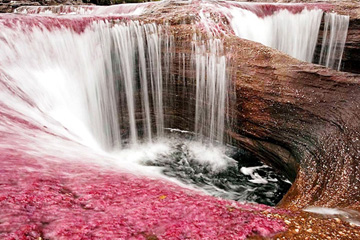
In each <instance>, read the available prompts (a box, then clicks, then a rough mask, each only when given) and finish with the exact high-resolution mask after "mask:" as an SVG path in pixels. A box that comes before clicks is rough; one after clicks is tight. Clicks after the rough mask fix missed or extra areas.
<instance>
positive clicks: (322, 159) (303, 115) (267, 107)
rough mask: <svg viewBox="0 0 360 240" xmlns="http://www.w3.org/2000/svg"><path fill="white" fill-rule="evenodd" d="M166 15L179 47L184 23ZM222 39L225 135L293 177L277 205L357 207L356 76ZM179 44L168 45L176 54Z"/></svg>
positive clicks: (187, 37) (359, 114) (186, 31)
mask: <svg viewBox="0 0 360 240" xmlns="http://www.w3.org/2000/svg"><path fill="white" fill-rule="evenodd" d="M183 9H184V8H183ZM184 11H185V10H184ZM165 12H166V11H165ZM169 12H170V11H169ZM163 13H164V12H163ZM153 14H154V15H156V12H153ZM169 15H170V17H169V18H167V19H172V22H171V23H172V24H171V26H170V28H171V29H172V31H173V32H174V33H176V35H175V46H184V44H185V45H186V44H187V43H189V42H190V41H191V37H192V31H193V29H192V26H191V24H180V22H181V21H176V20H175V19H174V18H176V17H175V16H171V13H169ZM177 17H178V18H181V14H179V15H178V16H177ZM183 23H184V22H183ZM223 42H224V44H225V46H226V54H227V56H228V57H229V58H230V60H229V62H230V63H231V64H230V67H229V71H230V72H231V81H232V83H233V84H234V86H235V89H236V104H234V106H232V109H231V111H229V112H230V113H231V118H232V119H233V122H234V124H233V125H232V127H231V128H228V130H227V134H228V136H229V137H230V138H231V139H232V141H233V143H236V144H237V145H238V146H241V147H244V148H246V149H248V150H250V151H251V152H253V153H254V154H256V155H257V156H258V157H259V158H261V159H263V160H264V161H267V162H270V163H271V164H272V165H274V166H276V167H278V168H279V169H282V170H284V171H286V172H287V175H288V176H289V177H290V178H295V176H296V179H295V181H294V184H293V186H292V188H291V189H290V191H289V192H288V193H287V195H286V196H285V198H284V199H283V201H282V202H281V204H280V205H281V206H283V207H288V208H292V209H299V208H303V207H305V206H308V205H319V206H327V207H348V208H355V209H360V206H359V205H358V201H359V197H360V192H359V189H358V186H359V183H360V176H359V175H360V169H359V152H360V142H359V138H360V135H359V133H360V124H359V122H360V104H359V102H360V76H359V75H357V74H351V73H345V72H337V71H334V70H330V69H326V68H325V67H321V66H319V65H314V64H310V63H304V62H300V61H298V60H296V59H293V58H290V57H289V56H287V55H285V54H282V53H280V52H279V51H276V50H273V49H270V48H267V47H264V46H262V45H261V44H257V43H253V42H249V41H246V40H242V39H239V38H236V37H231V36H227V37H224V38H223ZM187 49H189V48H186V47H181V48H176V54H184V53H187V52H188V50H187ZM175 69H176V68H175ZM176 74H179V73H176ZM192 124H193V123H191V122H190V123H189V124H188V125H192Z"/></svg>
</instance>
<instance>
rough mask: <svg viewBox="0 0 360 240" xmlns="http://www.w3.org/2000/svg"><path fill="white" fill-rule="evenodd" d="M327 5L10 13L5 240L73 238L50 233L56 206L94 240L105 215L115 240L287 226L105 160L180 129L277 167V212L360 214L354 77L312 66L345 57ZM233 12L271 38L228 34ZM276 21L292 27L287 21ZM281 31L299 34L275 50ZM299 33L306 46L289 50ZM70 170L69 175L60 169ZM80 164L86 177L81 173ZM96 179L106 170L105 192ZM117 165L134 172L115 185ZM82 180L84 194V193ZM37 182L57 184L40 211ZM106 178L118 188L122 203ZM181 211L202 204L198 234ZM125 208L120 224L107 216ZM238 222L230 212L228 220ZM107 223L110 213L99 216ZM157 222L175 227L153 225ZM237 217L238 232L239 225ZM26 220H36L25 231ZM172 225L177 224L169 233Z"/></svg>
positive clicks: (4, 88)
mask: <svg viewBox="0 0 360 240" xmlns="http://www.w3.org/2000/svg"><path fill="white" fill-rule="evenodd" d="M234 9H235V10H234ZM332 9H333V6H332V5H330V4H296V5H285V4H254V5H251V4H240V3H234V2H227V1H224V2H207V1H193V2H185V1H178V2H176V1H164V2H159V3H145V4H138V5H131V7H130V6H127V5H123V6H110V7H106V8H100V7H95V6H66V7H65V6H61V7H58V6H55V7H21V8H18V9H17V10H16V11H17V14H5V15H1V16H0V24H1V25H0V28H1V29H0V43H1V44H0V53H1V54H0V99H1V104H0V111H1V119H2V121H1V122H0V133H1V136H2V141H1V144H0V149H1V151H2V152H3V153H5V154H4V155H3V156H4V157H3V158H2V159H1V160H2V161H1V164H2V167H1V169H2V171H3V172H4V176H6V177H5V178H6V179H5V180H4V184H5V185H6V189H7V191H8V193H9V194H7V195H6V193H5V194H4V195H3V196H0V200H1V201H2V202H3V205H2V208H3V209H6V208H9V209H10V208H13V207H14V208H16V207H18V208H19V209H18V210H19V211H18V212H16V213H14V214H13V212H5V213H4V214H5V215H4V218H5V217H6V216H10V218H11V217H15V216H17V217H19V218H21V219H20V220H19V219H18V218H16V224H14V226H16V227H17V228H19V229H18V231H17V232H15V233H14V232H12V234H15V235H14V236H16V237H18V236H23V235H25V234H29V233H31V234H33V235H31V237H36V238H38V237H55V238H56V237H63V238H66V237H69V236H71V234H80V235H81V234H82V233H77V232H71V233H69V234H70V235H67V232H66V230H65V229H66V228H69V226H70V228H71V229H77V228H76V227H73V226H78V225H77V222H73V221H63V222H61V223H56V220H54V218H55V217H54V216H55V215H54V214H52V215H49V217H48V218H44V213H46V212H47V211H49V209H50V210H52V212H53V210H54V209H53V208H54V206H56V205H57V204H60V205H61V206H70V208H69V207H64V209H63V212H62V214H63V216H66V215H67V214H68V212H67V211H68V209H71V207H72V208H74V209H76V213H77V214H78V218H79V222H81V221H85V220H84V219H86V212H87V211H88V210H90V211H91V214H92V216H94V219H95V218H96V219H101V220H102V222H96V223H92V225H91V226H92V227H91V229H90V230H89V229H86V231H85V230H84V231H85V232H87V233H88V234H90V235H91V234H93V235H92V236H94V237H101V236H103V235H102V234H104V232H101V231H105V230H103V229H104V228H101V230H99V232H97V230H96V229H97V228H98V227H99V226H100V225H102V224H103V223H105V226H106V228H113V227H114V226H113V225H111V222H113V219H121V220H119V221H120V222H118V225H117V227H119V226H121V229H125V230H124V232H123V235H121V234H120V235H119V234H117V233H116V231H115V230H114V232H112V233H114V237H119V236H120V237H127V238H128V237H134V238H136V237H138V238H141V237H142V238H148V237H149V238H150V237H153V235H155V237H159V238H162V239H172V238H173V239H176V238H179V236H184V237H188V238H197V237H199V236H200V237H204V236H205V237H209V238H213V239H221V238H229V239H244V238H246V237H248V236H250V235H252V234H259V235H261V236H271V235H273V234H275V233H277V232H279V231H283V230H285V229H286V228H285V226H284V224H283V222H282V221H280V220H276V219H273V218H270V219H268V218H266V217H264V216H265V215H263V214H266V213H264V212H266V211H268V212H271V211H274V212H276V211H275V210H271V209H269V208H266V207H263V206H258V207H257V206H256V205H255V207H251V206H250V207H249V206H247V205H241V204H237V203H231V202H228V201H225V200H216V199H215V198H212V197H207V196H204V195H202V194H198V193H196V194H195V193H193V192H192V191H193V190H188V191H189V192H187V190H186V191H185V190H184V189H183V188H181V187H180V186H177V187H178V188H179V189H176V188H177V187H173V186H175V185H174V184H172V183H171V184H170V183H169V182H168V181H162V180H159V179H158V178H161V177H159V175H157V174H155V173H154V176H153V175H151V174H150V176H151V177H154V178H155V177H156V178H157V180H154V179H153V180H150V178H149V177H148V176H143V175H149V173H148V172H147V171H148V170H144V169H143V168H141V167H139V168H138V166H137V165H136V164H134V163H133V162H131V161H128V162H125V163H124V162H121V161H120V162H119V159H117V158H116V157H114V156H115V155H113V154H120V153H119V152H121V151H120V149H121V148H126V149H125V151H127V150H128V149H127V148H129V147H134V148H137V147H138V146H140V144H143V143H151V142H152V141H155V140H157V139H159V138H163V137H167V133H166V130H167V129H175V128H176V129H181V130H182V131H186V132H193V133H194V135H195V138H196V140H197V141H203V142H210V143H211V144H213V145H211V146H215V145H222V144H224V143H226V144H232V145H236V146H239V147H242V148H244V149H246V150H248V151H250V152H251V153H253V154H254V155H255V156H256V157H257V158H259V159H261V160H263V161H264V162H265V163H268V164H271V165H272V166H274V167H276V168H277V169H278V170H280V171H283V172H284V173H285V174H286V175H287V177H289V178H290V179H291V180H294V183H293V186H292V187H291V189H290V191H289V192H288V193H287V194H286V196H285V198H284V199H283V200H282V202H281V204H280V206H282V207H287V208H291V209H299V208H303V207H306V206H309V205H316V206H326V207H344V208H352V209H360V207H359V205H358V202H359V197H360V192H359V191H360V190H359V189H358V187H357V186H358V185H359V183H360V176H359V174H360V169H359V152H360V143H359V133H360V129H359V126H360V124H359V122H360V118H359V116H360V115H359V112H360V105H359V104H358V103H359V102H360V86H359V85H360V77H359V75H357V74H352V73H346V72H339V71H336V70H332V69H329V68H326V67H323V66H320V65H315V64H312V63H310V62H311V61H313V60H317V61H319V62H320V63H322V64H324V65H326V66H328V67H332V68H335V69H339V67H340V68H341V66H342V64H341V57H342V55H343V53H342V51H343V46H344V45H345V53H344V56H346V55H347V52H346V46H349V44H347V43H345V42H344V40H345V37H344V35H341V36H339V37H338V36H337V35H338V34H346V29H347V23H348V21H349V19H348V17H344V16H340V15H336V14H333V13H328V12H329V11H331V10H332ZM235 12H236V13H235ZM324 12H326V13H325V22H324V24H323V25H321V18H322V15H323V13H324ZM240 13H241V14H243V15H242V17H244V19H245V18H246V19H247V18H248V17H250V18H253V19H256V20H257V21H258V24H259V26H260V25H262V24H265V25H262V26H264V28H265V26H268V27H267V28H266V29H268V28H269V26H271V27H273V28H272V31H270V32H271V34H270V33H266V34H264V35H263V36H262V37H261V36H260V37H259V36H258V35H254V34H253V29H252V28H248V29H247V31H246V32H245V33H244V32H241V31H242V30H244V28H246V27H244V26H242V27H239V25H237V24H239V23H237V22H236V21H237V18H236V17H237V16H238V15H239V14H240ZM342 14H343V13H342ZM59 15H60V16H59ZM284 16H286V18H290V20H289V21H288V22H286V23H283V24H282V22H281V19H282V17H284ZM339 19H340V20H339ZM296 20H305V23H303V22H302V23H299V24H298V25H299V26H307V25H309V22H311V23H313V24H312V25H311V26H310V27H309V28H305V30H304V29H303V28H302V27H299V28H297V27H298V26H296V24H295V22H296ZM338 20H339V21H338ZM234 21H235V22H234ZM240 23H242V22H240ZM351 24H352V23H351V19H350V23H349V26H350V30H349V34H352V36H354V33H351V31H352V30H351ZM245 26H246V25H245ZM289 28H291V29H292V30H294V31H293V35H291V37H289V39H292V41H287V39H286V38H284V34H287V29H289ZM302 31H304V32H302ZM302 33H303V34H302ZM300 35H301V36H302V37H304V39H303V41H299V42H296V41H295V40H296V39H298V38H299V36H300ZM318 35H319V36H320V37H319V38H318ZM240 37H242V38H247V39H242V38H240ZM352 39H355V38H352ZM250 40H253V41H257V42H252V41H250ZM305 42H306V44H304V43H305ZM319 42H321V44H320V45H319V44H318V46H316V43H319ZM355 42H356V41H354V44H355ZM262 44H265V45H268V46H270V47H274V48H277V49H278V50H276V49H272V48H270V47H267V46H264V45H262ZM355 45H356V44H355ZM319 46H321V47H320V48H319ZM294 49H295V50H296V51H292V50H294ZM280 51H283V52H280ZM286 53H287V54H289V55H291V56H293V57H296V58H298V59H295V58H293V57H291V56H289V55H287V54H286ZM317 54H318V56H317ZM299 59H300V60H299ZM304 61H308V62H304ZM348 61H349V59H347V60H346V61H344V62H343V64H344V65H345V66H346V64H347V63H348ZM354 69H355V70H354ZM353 70H354V72H356V68H354V67H353ZM139 148H140V147H139ZM15 150H16V151H15ZM137 151H139V149H137ZM135 155H136V154H134V155H133V156H132V157H134V158H135V157H136V156H135ZM120 156H121V155H120ZM120 158H121V157H120ZM103 159H105V160H103ZM43 162H44V163H43ZM72 162H73V163H74V162H75V163H74V165H73V166H74V168H71V167H69V165H71V163H72ZM84 163H88V164H90V167H82V165H83V164H84ZM17 164H18V165H17ZM12 166H17V167H16V168H15V169H17V170H16V171H14V168H12ZM75 166H76V167H75ZM42 168H44V169H45V170H44V169H42ZM94 168H95V169H97V168H99V169H102V170H101V171H103V172H104V173H105V174H104V175H106V176H107V177H105V178H106V182H105V183H104V182H102V180H101V178H103V176H100V175H101V174H100V175H99V176H96V174H97V171H95V170H94ZM110 168H111V169H112V170H109V169H110ZM39 169H40V170H39ZM117 169H121V170H119V171H124V172H129V175H128V174H125V173H121V174H117V173H114V171H116V170H117ZM147 169H149V168H147ZM20 170H24V172H25V173H24V175H23V178H21V179H20V180H19V185H17V184H14V181H15V182H16V179H15V177H14V176H18V175H20V174H19V171H20ZM43 170H44V171H43ZM57 170H61V171H59V172H57ZM47 173H50V174H47ZM130 173H131V174H138V175H140V176H139V177H134V175H131V174H130ZM48 175H51V176H48ZM53 176H55V177H53ZM69 176H74V178H76V181H74V182H71V180H70V179H71V177H69ZM31 179H33V180H34V181H33V182H31V181H30V180H31ZM86 179H91V180H90V181H93V182H92V183H91V184H90V185H87V184H86V181H87V180H86ZM119 179H120V180H119ZM124 179H125V180H124ZM44 181H45V182H46V181H48V183H49V185H51V186H54V185H55V186H56V188H58V190H56V193H52V191H53V188H51V187H49V188H47V187H46V189H45V190H46V191H45V190H44V192H46V193H48V192H51V194H50V193H49V196H55V197H54V198H51V201H50V202H48V203H46V204H45V205H44V204H42V203H41V199H44V198H48V196H43V195H42V192H43V190H42V189H40V188H41V187H42V186H47V185H46V184H45V185H42V184H41V183H39V182H44ZM30 182H31V186H30V185H27V184H29V183H30ZM114 182H116V183H118V185H117V186H120V185H126V182H129V186H127V185H126V187H123V188H121V190H119V191H120V192H119V191H118V190H117V189H116V186H114V185H112V183H114ZM102 184H104V185H102ZM18 187H19V188H21V189H30V190H31V189H36V190H39V189H40V190H39V191H37V194H36V196H32V195H31V194H29V191H30V190H29V191H27V190H26V191H24V192H22V193H23V195H22V198H17V196H16V194H15V192H16V191H17V188H18ZM108 187H109V188H110V190H108ZM68 189H70V190H68ZM121 191H123V192H121ZM104 192H106V194H105V197H104V198H103V197H101V196H102V193H104ZM59 193H61V194H62V195H66V196H67V197H65V196H62V195H61V196H58V194H59ZM139 193H140V194H139ZM143 193H146V194H149V195H148V197H144V196H145V195H143ZM132 194H134V195H132ZM192 194H194V195H192ZM128 195H129V196H130V197H128ZM56 196H58V197H59V198H57V197H56ZM192 196H195V197H192ZM30 198H33V199H30ZM194 198H196V199H194ZM29 199H30V200H29ZM64 199H65V200H64ZM129 199H130V201H129ZM165 199H167V200H169V201H170V200H171V202H169V206H170V208H168V207H169V206H165V207H164V206H163V205H161V203H162V201H163V200H165ZM179 199H180V200H182V201H179ZM120 200H121V201H123V202H121V201H120ZM131 200H134V201H135V202H136V203H138V205H137V204H136V203H135V204H130V202H131ZM183 200H185V201H183ZM64 201H65V202H64ZM119 201H120V202H119ZM24 202H25V204H23V203H24ZM186 202H190V203H192V204H193V205H194V206H197V207H196V209H194V211H195V212H196V214H195V215H194V216H197V215H199V214H200V212H202V211H203V212H204V213H206V214H200V216H201V217H200V218H197V220H196V221H198V222H199V224H200V225H201V226H202V227H198V226H197V225H196V224H195V225H194V224H193V222H191V220H193V218H192V216H193V215H191V214H190V215H188V216H184V214H183V213H181V211H180V209H182V206H184V205H186ZM127 203H129V204H130V205H127ZM139 203H141V204H142V203H143V204H144V205H141V204H139ZM228 205H231V206H230V207H229V206H228ZM233 205H236V206H235V207H233ZM127 206H128V207H127ZM142 206H143V207H142ZM199 206H204V208H201V207H200V208H198V207H199ZM127 208H128V209H127ZM240 208H243V209H250V210H249V211H252V213H248V212H246V213H244V212H241V211H240V210H239V211H238V209H240ZM124 209H126V211H129V212H127V214H125V215H124V216H122V215H117V214H118V213H120V212H121V211H123V210H124ZM149 209H150V210H149ZM171 209H172V210H171ZM201 209H203V210H201ZM206 209H211V211H209V214H210V212H211V214H210V215H208V214H207V210H206ZM234 210H235V213H236V214H235V213H228V211H229V212H233V211H234ZM29 212H30V213H31V214H33V216H34V217H30V218H29V217H28V215H26V214H28V213H29ZM109 212H111V213H114V214H111V217H110V218H108V213H109ZM158 212H160V213H159V214H160V215H161V216H165V215H169V216H171V217H170V218H166V219H165V218H161V219H160V220H159V221H158V218H159V216H158V215H156V213H158ZM191 212H192V211H191ZM253 212H256V214H255V215H252V214H253ZM198 213H199V214H198ZM285 213H286V212H285V211H284V212H282V210H279V214H285ZM12 214H13V215H12ZM142 214H143V217H141V216H142ZM178 214H180V215H178ZM228 215H231V216H228ZM127 216H134V218H132V217H130V218H129V217H127ZM209 216H211V219H214V221H212V224H213V223H216V224H215V225H218V224H220V223H221V222H223V223H224V224H225V225H226V224H229V225H228V226H234V228H233V227H231V228H229V229H228V228H226V230H224V231H222V230H221V229H220V230H219V229H215V227H214V228H211V229H214V231H209V232H204V227H203V226H207V225H206V224H210V223H208V222H206V224H205V225H203V223H204V221H205V218H206V217H209ZM224 216H225V217H224ZM189 217H190V219H189ZM202 217H204V218H202ZM224 218H225V219H227V220H228V221H225V220H224ZM235 218H237V219H241V221H242V222H243V223H244V224H243V225H241V224H240V225H239V223H238V222H235V223H234V222H233V220H234V219H235ZM6 219H7V218H6ZM23 219H26V220H27V221H30V222H34V224H33V225H27V226H26V227H25V228H26V229H25V228H24V229H22V228H21V224H20V223H21V221H23ZM179 219H181V221H180V222H181V224H180V225H182V226H180V225H179V224H174V222H176V221H178V220H179ZM9 221H11V219H10V220H7V222H6V224H8V223H9ZM134 222H135V223H134ZM18 223H19V224H18ZM49 223H51V225H52V226H53V227H54V228H52V227H48V225H49ZM129 223H130V224H129ZM146 223H151V226H150V225H146ZM141 224H144V226H140V225H141ZM80 225H81V224H80ZM85 225H86V224H84V226H85ZM129 225H130V227H129ZM187 225H189V227H187V228H186V229H185V230H184V229H183V228H182V227H183V226H187ZM6 226H7V227H9V226H10V225H9V224H8V225H6ZM71 226H72V227H71ZM86 226H88V225H86ZM124 226H127V227H128V228H127V227H125V228H124ZM139 226H140V227H139ZM149 226H150V227H149ZM162 226H166V227H165V230H164V228H163V227H162ZM236 226H237V227H236ZM57 227H58V228H57ZM80 227H81V226H80ZM134 227H135V228H134ZM20 228H21V229H20ZM86 228H87V227H86ZM54 229H55V230H54ZM8 233H9V232H4V233H3V234H5V235H6V234H8ZM16 234H17V235H16ZM5 235H4V236H5ZM80 235H79V236H80ZM110 236H112V235H110Z"/></svg>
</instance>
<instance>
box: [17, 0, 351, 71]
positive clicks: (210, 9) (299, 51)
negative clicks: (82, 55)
mask: <svg viewBox="0 0 360 240" xmlns="http://www.w3.org/2000/svg"><path fill="white" fill-rule="evenodd" d="M170 2H171V1H162V2H161V3H153V2H152V3H140V4H121V5H114V6H107V7H99V6H52V7H42V6H40V7H39V6H37V7H32V6H24V7H20V8H18V9H16V10H15V12H17V13H27V14H29V13H30V14H35V13H36V14H45V15H46V14H82V15H109V14H111V15H118V16H134V15H141V14H143V13H145V12H146V10H147V9H149V8H151V7H152V6H156V5H161V4H163V5H166V4H167V3H170ZM179 4H180V2H179ZM181 4H185V5H186V4H193V5H194V6H195V7H199V19H200V22H199V23H198V24H199V25H200V26H201V27H204V28H205V30H206V31H208V32H209V33H210V34H212V35H214V34H218V33H225V34H226V31H223V29H221V27H219V26H220V25H221V21H219V20H217V21H214V19H213V16H214V15H217V16H224V17H226V18H227V20H228V22H229V25H230V27H231V29H232V31H233V32H234V34H235V35H236V36H238V37H240V38H244V39H248V40H251V41H255V42H259V43H261V44H263V45H265V46H268V47H272V48H275V49H278V50H279V51H282V52H284V53H286V54H288V55H290V56H292V57H294V58H297V59H299V60H302V61H307V62H313V60H314V52H315V48H316V46H317V42H318V38H319V29H320V26H321V23H322V20H323V15H325V17H324V22H325V27H324V36H323V42H322V45H321V56H320V60H319V62H318V63H319V64H321V65H324V66H326V67H329V68H333V69H337V70H340V66H341V58H342V53H343V46H344V44H345V43H344V42H345V40H346V35H347V28H348V22H349V17H348V16H342V15H338V14H336V13H327V12H325V14H324V11H328V9H329V8H330V7H331V6H330V5H326V4H303V3H298V4H297V3H292V4H279V3H248V2H246V3H244V2H233V1H191V2H185V1H182V2H181Z"/></svg>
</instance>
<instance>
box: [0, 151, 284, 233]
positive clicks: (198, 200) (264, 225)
mask: <svg viewBox="0 0 360 240" xmlns="http://www.w3.org/2000/svg"><path fill="white" fill-rule="evenodd" d="M0 176H1V177H0V186H1V190H2V191H1V193H0V238H1V239H34V238H38V237H42V238H43V239H115V238H117V239H244V238H246V237H247V236H249V235H252V234H259V235H261V236H269V235H272V234H274V233H277V232H279V231H284V230H285V224H284V223H283V222H282V221H280V220H276V219H270V218H267V217H266V216H265V215H264V214H260V212H262V211H265V210H266V211H270V212H276V211H279V210H276V209H273V208H269V207H266V206H263V205H255V204H254V205H250V204H240V203H237V202H232V201H226V200H220V199H217V198H214V197H210V196H204V195H201V194H199V193H196V192H193V191H190V190H186V189H182V188H181V187H179V186H176V185H174V184H172V183H168V182H164V181H160V180H154V179H148V178H140V177H136V176H133V175H130V174H124V173H119V172H116V171H110V170H102V171H100V170H99V168H96V167H95V166H85V165H81V164H69V163H64V164H60V163H49V162H48V163H47V164H46V162H45V165H44V164H43V163H42V164H41V165H40V164H39V163H38V162H37V161H36V160H34V159H29V158H26V157H25V156H21V155H19V154H15V153H10V154H4V153H3V154H2V155H1V157H0Z"/></svg>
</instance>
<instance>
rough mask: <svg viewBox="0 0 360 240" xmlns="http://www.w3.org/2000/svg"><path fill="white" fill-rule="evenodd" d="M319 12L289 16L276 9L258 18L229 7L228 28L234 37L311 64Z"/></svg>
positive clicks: (320, 13) (319, 21) (286, 11)
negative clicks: (231, 29)
mask: <svg viewBox="0 0 360 240" xmlns="http://www.w3.org/2000/svg"><path fill="white" fill-rule="evenodd" d="M322 13H323V11H322V10H320V9H312V10H307V9H304V10H303V11H301V12H300V13H297V14H293V13H291V12H290V11H289V10H287V9H284V10H279V11H277V12H275V13H274V14H272V15H270V16H265V17H258V16H257V15H256V14H255V13H253V12H251V11H249V10H245V9H242V8H230V12H229V15H230V16H231V22H230V24H231V27H232V28H233V30H234V32H235V34H236V36H238V37H240V38H244V39H248V40H251V41H255V42H259V43H262V44H264V45H266V46H269V47H272V48H275V49H278V50H280V51H282V52H284V53H287V54H288V55H290V56H292V57H294V58H297V59H299V60H302V61H307V62H311V61H312V59H313V54H314V50H315V47H316V43H317V39H318V33H319V28H320V23H321V18H322Z"/></svg>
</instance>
